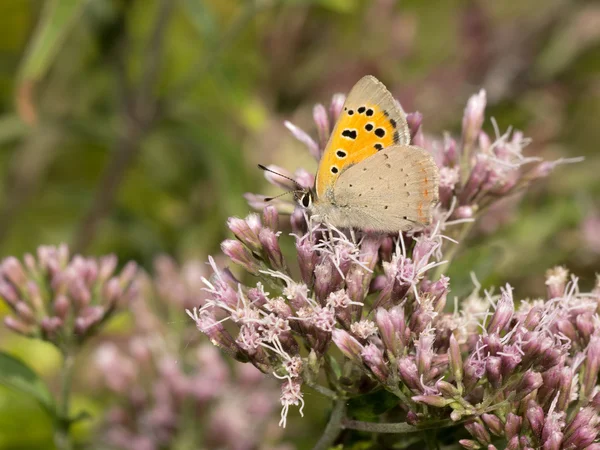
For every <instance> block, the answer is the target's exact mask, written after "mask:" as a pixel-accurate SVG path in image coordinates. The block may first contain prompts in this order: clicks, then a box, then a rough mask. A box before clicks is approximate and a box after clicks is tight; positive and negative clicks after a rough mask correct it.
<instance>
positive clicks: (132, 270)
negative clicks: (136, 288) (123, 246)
mask: <svg viewBox="0 0 600 450" xmlns="http://www.w3.org/2000/svg"><path fill="white" fill-rule="evenodd" d="M137 270H138V268H137V264H136V263H135V262H133V261H129V262H128V263H127V264H125V267H123V270H122V271H121V275H120V276H119V282H120V283H121V287H122V288H126V287H127V286H129V284H130V283H131V282H132V281H133V279H134V278H135V275H136V274H137Z"/></svg>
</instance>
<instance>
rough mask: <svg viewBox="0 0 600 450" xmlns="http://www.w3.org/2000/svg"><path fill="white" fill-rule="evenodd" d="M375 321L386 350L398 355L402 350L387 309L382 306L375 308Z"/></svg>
mask: <svg viewBox="0 0 600 450" xmlns="http://www.w3.org/2000/svg"><path fill="white" fill-rule="evenodd" d="M375 322H376V323H377V328H378V329H379V334H380V335H381V340H382V341H383V345H384V346H385V348H386V350H387V351H389V352H391V353H392V354H393V355H394V356H399V355H400V352H401V350H402V342H401V341H400V339H399V336H398V334H397V330H396V328H395V327H394V323H393V322H392V319H391V317H390V313H389V311H388V310H386V309H384V308H377V311H376V313H375Z"/></svg>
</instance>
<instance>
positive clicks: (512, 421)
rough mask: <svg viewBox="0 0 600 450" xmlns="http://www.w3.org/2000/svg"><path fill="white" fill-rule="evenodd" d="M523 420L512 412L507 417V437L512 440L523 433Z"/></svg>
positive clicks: (505, 428)
mask: <svg viewBox="0 0 600 450" xmlns="http://www.w3.org/2000/svg"><path fill="white" fill-rule="evenodd" d="M522 423H523V419H522V418H521V417H519V416H517V415H515V414H513V413H511V412H509V413H508V415H507V416H506V424H505V425H504V432H505V433H506V437H507V438H508V439H509V440H510V439H512V438H513V437H516V436H517V435H518V434H519V433H520V432H521V424H522Z"/></svg>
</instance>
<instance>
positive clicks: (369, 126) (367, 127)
mask: <svg viewBox="0 0 600 450" xmlns="http://www.w3.org/2000/svg"><path fill="white" fill-rule="evenodd" d="M365 130H367V131H373V124H372V123H370V122H369V123H368V124H366V125H365Z"/></svg>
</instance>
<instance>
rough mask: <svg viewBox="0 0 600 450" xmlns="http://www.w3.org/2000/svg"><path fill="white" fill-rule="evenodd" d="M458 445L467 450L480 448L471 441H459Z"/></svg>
mask: <svg viewBox="0 0 600 450" xmlns="http://www.w3.org/2000/svg"><path fill="white" fill-rule="evenodd" d="M458 443H459V444H460V445H462V446H463V447H464V448H466V449H467V450H477V449H480V448H481V445H479V444H478V443H477V442H475V441H472V440H471V439H461V440H459V441H458Z"/></svg>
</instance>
